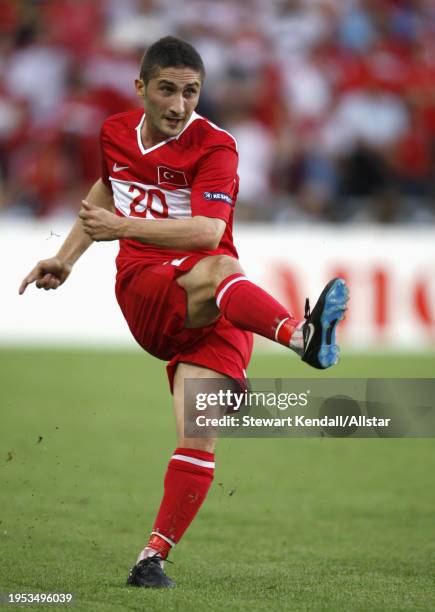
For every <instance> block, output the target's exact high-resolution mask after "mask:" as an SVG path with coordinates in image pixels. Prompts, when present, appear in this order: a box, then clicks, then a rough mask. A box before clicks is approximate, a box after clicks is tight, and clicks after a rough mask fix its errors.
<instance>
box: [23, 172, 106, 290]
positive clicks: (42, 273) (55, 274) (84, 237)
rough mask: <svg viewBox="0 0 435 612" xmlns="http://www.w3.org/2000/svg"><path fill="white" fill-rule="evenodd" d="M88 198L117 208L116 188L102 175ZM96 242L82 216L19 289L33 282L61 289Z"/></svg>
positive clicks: (90, 201) (96, 203)
mask: <svg viewBox="0 0 435 612" xmlns="http://www.w3.org/2000/svg"><path fill="white" fill-rule="evenodd" d="M86 202H89V203H90V204H94V205H96V206H99V207H101V208H105V209H107V210H110V211H111V210H112V209H113V197H112V192H111V191H110V189H109V188H108V187H106V185H105V184H104V183H103V181H102V180H101V179H99V180H98V181H97V182H96V183H95V184H94V185H93V186H92V187H91V189H90V191H89V193H88V195H87V196H86ZM92 242H93V240H92V238H90V237H89V236H88V234H87V233H86V232H85V231H84V229H83V223H82V221H81V219H79V218H78V219H77V220H76V222H75V223H74V225H73V227H72V229H71V231H70V233H69V234H68V236H67V237H66V239H65V241H64V243H63V244H62V246H61V248H60V249H59V252H58V253H57V254H56V255H55V256H54V257H50V258H49V259H43V260H41V261H38V263H37V264H36V266H35V267H34V268H33V270H32V271H31V272H29V274H28V275H27V276H26V277H25V278H24V279H23V282H22V283H21V285H20V288H19V291H18V293H19V294H20V295H22V294H23V293H24V291H25V290H26V287H27V286H28V285H30V284H31V283H35V284H36V286H37V287H38V289H46V290H48V289H57V288H58V287H59V286H60V285H62V283H64V282H65V281H66V279H67V278H68V276H69V275H70V273H71V270H72V268H73V265H74V264H75V262H76V261H77V260H78V259H79V257H81V255H83V253H84V252H85V251H86V250H87V249H88V248H89V247H90V245H91V244H92Z"/></svg>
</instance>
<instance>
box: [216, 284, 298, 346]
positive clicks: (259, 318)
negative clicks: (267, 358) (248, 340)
mask: <svg viewBox="0 0 435 612" xmlns="http://www.w3.org/2000/svg"><path fill="white" fill-rule="evenodd" d="M215 295H216V304H217V306H218V308H219V310H220V311H221V313H222V314H223V315H225V317H226V318H227V319H228V321H230V322H231V323H232V324H233V325H235V326H236V327H240V328H241V329H246V330H247V331H252V332H255V333H256V334H260V336H264V337H265V338H269V340H275V341H276V342H279V343H280V344H284V346H289V345H290V339H291V337H292V335H293V332H294V330H295V328H296V327H297V325H298V323H299V321H298V320H297V319H294V318H293V317H292V315H291V314H290V313H289V312H288V310H287V309H286V308H285V307H284V306H282V305H281V304H280V303H279V302H277V301H276V300H275V299H274V298H273V297H272V296H271V295H269V294H268V293H266V291H264V290H263V289H261V287H258V286H257V285H254V283H251V281H250V280H248V279H247V278H246V276H243V274H232V275H231V276H228V277H227V278H226V279H225V280H223V281H222V282H221V283H220V285H219V286H218V288H217V289H216V294H215Z"/></svg>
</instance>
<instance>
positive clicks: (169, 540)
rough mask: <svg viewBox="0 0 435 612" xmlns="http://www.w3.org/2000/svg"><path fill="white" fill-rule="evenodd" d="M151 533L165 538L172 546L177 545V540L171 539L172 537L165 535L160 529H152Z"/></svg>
mask: <svg viewBox="0 0 435 612" xmlns="http://www.w3.org/2000/svg"><path fill="white" fill-rule="evenodd" d="M151 535H156V536H159V538H162V540H165V542H167V543H168V544H170V546H172V547H174V546H175V542H174V541H173V540H171V538H168V537H166V536H164V535H163V533H160V532H159V531H152V532H151Z"/></svg>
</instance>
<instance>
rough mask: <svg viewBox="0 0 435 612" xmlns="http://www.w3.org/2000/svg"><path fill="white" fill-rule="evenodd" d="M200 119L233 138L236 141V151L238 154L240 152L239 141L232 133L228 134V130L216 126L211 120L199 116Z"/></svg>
mask: <svg viewBox="0 0 435 612" xmlns="http://www.w3.org/2000/svg"><path fill="white" fill-rule="evenodd" d="M198 117H199V118H201V119H203V120H204V121H205V122H206V123H208V125H211V127H212V128H214V129H215V130H218V131H219V132H225V134H227V135H228V136H229V137H230V138H232V139H233V140H234V144H235V145H236V151H237V153H238V152H239V146H238V144H237V140H236V139H235V138H234V136H233V135H232V134H230V132H227V130H224V129H223V128H221V127H219V126H218V125H216V124H215V123H213V122H212V121H210V120H209V119H206V118H205V117H202V116H201V115H198Z"/></svg>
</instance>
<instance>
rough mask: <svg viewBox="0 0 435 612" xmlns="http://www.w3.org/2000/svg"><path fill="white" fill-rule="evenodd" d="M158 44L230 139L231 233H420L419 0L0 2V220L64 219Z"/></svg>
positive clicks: (425, 61)
mask: <svg viewBox="0 0 435 612" xmlns="http://www.w3.org/2000/svg"><path fill="white" fill-rule="evenodd" d="M167 34H172V35H175V36H180V37H182V38H184V39H185V40H188V41H190V42H191V43H192V44H193V45H194V46H195V47H196V48H197V49H198V51H199V52H200V53H201V55H202V57H203V59H204V63H205V66H206V70H207V77H206V82H205V86H204V89H203V94H202V99H201V102H200V108H199V109H198V110H199V112H200V113H201V114H203V115H205V116H206V117H208V118H210V119H211V120H212V121H214V122H216V123H218V124H219V125H221V126H222V127H224V128H225V129H228V130H229V131H231V132H232V133H233V134H234V136H235V137H236V138H237V140H238V144H239V152H240V172H239V173H240V178H241V189H240V204H239V209H238V215H239V218H240V219H244V220H269V221H274V222H277V223H279V222H284V221H292V222H308V221H311V220H320V221H331V222H342V223H345V222H364V221H377V222H382V223H429V222H431V221H434V220H435V2H434V0H267V1H264V0H238V1H237V0H180V1H178V2H174V0H123V1H122V2H119V0H1V10H0V77H1V78H0V215H1V216H15V217H18V216H33V217H41V216H53V215H57V216H61V215H72V214H75V212H76V210H77V208H78V207H79V205H80V201H81V199H82V197H83V196H84V194H85V193H86V192H87V189H88V188H89V186H90V185H91V184H92V182H93V181H94V180H95V179H96V178H98V176H99V174H100V152H99V143H98V135H99V130H100V126H101V123H102V121H103V120H104V118H105V117H106V116H108V115H110V114H113V113H116V112H121V111H124V110H127V109H129V108H134V107H137V106H139V105H140V104H139V101H138V99H137V98H136V97H135V95H134V87H133V81H134V78H135V77H136V75H137V72H138V65H139V61H140V58H141V55H142V54H143V52H144V50H145V49H146V48H147V46H148V45H149V44H150V43H151V42H153V41H154V40H156V39H157V38H159V37H161V36H165V35H167Z"/></svg>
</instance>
